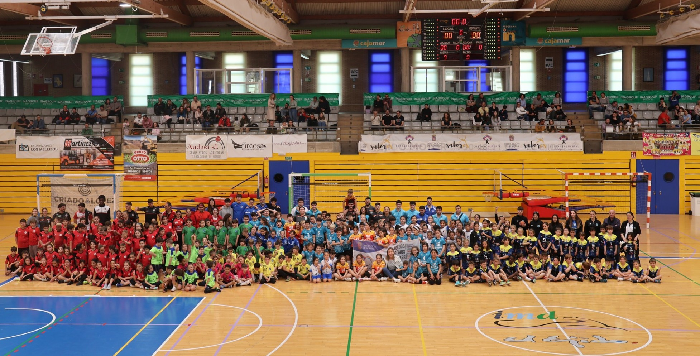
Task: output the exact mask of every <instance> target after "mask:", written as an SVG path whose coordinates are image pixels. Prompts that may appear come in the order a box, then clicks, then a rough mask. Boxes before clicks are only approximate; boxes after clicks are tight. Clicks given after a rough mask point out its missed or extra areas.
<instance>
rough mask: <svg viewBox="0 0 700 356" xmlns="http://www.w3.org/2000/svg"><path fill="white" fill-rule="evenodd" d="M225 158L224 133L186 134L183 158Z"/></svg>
mask: <svg viewBox="0 0 700 356" xmlns="http://www.w3.org/2000/svg"><path fill="white" fill-rule="evenodd" d="M226 158H227V156H226V135H219V136H207V135H187V138H186V139H185V159H188V160H224V159H226Z"/></svg>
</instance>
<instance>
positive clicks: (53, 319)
mask: <svg viewBox="0 0 700 356" xmlns="http://www.w3.org/2000/svg"><path fill="white" fill-rule="evenodd" d="M5 310H34V311H39V312H43V313H47V314H49V315H51V318H52V319H51V321H50V322H49V323H48V324H45V325H44V326H42V327H40V328H38V329H34V330H32V331H27V332H26V333H22V334H17V335H14V336H6V337H2V338H0V340H5V339H12V338H15V337H18V336H22V335H27V334H31V333H33V332H35V331H39V330H41V329H43V328H45V327H47V326H49V325H51V324H53V322H54V321H56V314H54V313H52V312H50V311H47V310H43V309H34V308H5ZM15 325H16V324H15Z"/></svg>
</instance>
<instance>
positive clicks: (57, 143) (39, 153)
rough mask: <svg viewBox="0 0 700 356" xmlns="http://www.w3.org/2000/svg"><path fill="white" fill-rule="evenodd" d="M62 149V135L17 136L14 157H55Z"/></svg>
mask: <svg viewBox="0 0 700 356" xmlns="http://www.w3.org/2000/svg"><path fill="white" fill-rule="evenodd" d="M62 149H63V137H62V136H17V141H16V144H15V157H16V158H17V159H27V158H36V159H38V158H54V159H55V158H56V157H58V156H59V154H60V152H61V150H62Z"/></svg>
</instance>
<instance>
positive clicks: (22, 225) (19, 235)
mask: <svg viewBox="0 0 700 356" xmlns="http://www.w3.org/2000/svg"><path fill="white" fill-rule="evenodd" d="M15 243H16V244H17V248H18V249H19V252H20V254H21V253H22V252H24V251H27V252H29V229H28V228H27V220H25V219H21V220H20V221H19V227H18V228H17V230H15Z"/></svg>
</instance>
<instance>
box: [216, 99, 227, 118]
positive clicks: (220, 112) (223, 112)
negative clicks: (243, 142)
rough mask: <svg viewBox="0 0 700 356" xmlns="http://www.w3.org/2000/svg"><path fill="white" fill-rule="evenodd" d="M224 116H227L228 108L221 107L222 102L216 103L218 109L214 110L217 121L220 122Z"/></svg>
mask: <svg viewBox="0 0 700 356" xmlns="http://www.w3.org/2000/svg"><path fill="white" fill-rule="evenodd" d="M224 116H226V110H225V109H224V108H223V107H221V103H216V110H214V119H215V122H218V121H219V120H221V118H222V117H224Z"/></svg>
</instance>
